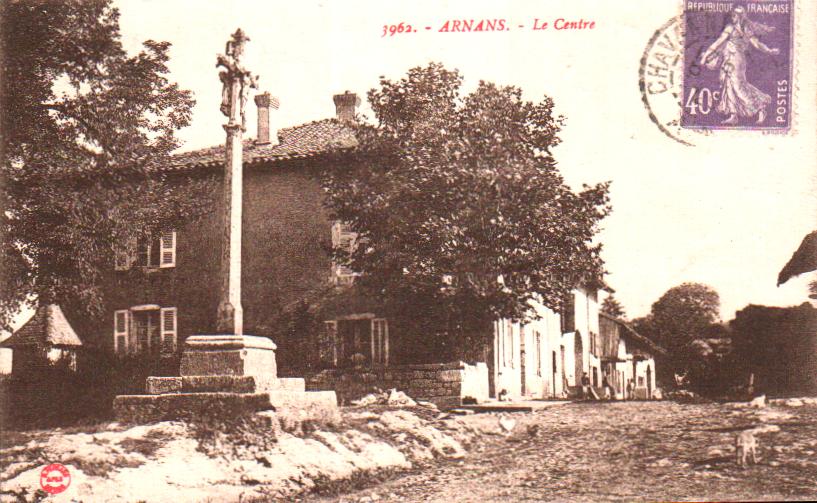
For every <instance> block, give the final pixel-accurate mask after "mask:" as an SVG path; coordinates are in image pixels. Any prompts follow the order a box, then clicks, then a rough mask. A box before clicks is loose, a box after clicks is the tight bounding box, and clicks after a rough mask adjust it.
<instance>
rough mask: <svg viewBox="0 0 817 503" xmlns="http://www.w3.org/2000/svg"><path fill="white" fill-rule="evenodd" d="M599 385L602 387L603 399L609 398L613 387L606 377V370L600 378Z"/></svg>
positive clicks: (611, 396)
mask: <svg viewBox="0 0 817 503" xmlns="http://www.w3.org/2000/svg"><path fill="white" fill-rule="evenodd" d="M601 386H602V388H604V399H605V400H611V399H612V398H613V387H612V386H611V385H610V379H609V378H608V377H607V373H606V372H605V374H604V375H603V376H602V378H601Z"/></svg>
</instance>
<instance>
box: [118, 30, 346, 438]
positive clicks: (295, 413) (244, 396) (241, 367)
mask: <svg viewBox="0 0 817 503" xmlns="http://www.w3.org/2000/svg"><path fill="white" fill-rule="evenodd" d="M248 40H249V38H247V36H246V35H244V32H242V31H241V30H240V29H239V30H236V32H235V33H233V35H232V37H231V38H230V41H229V42H227V48H226V50H225V51H224V52H225V53H224V54H222V55H219V56H218V63H217V64H216V66H217V67H224V70H223V71H221V72H220V73H219V77H220V78H221V83H222V85H223V87H222V91H221V112H222V113H223V114H224V115H226V116H227V124H225V125H224V130H225V131H227V145H226V149H225V150H226V159H225V163H224V220H223V240H222V242H223V245H222V252H221V274H222V282H221V302H220V303H219V306H218V321H217V324H216V333H215V334H205V335H191V336H189V337H187V339H185V343H184V352H183V353H182V358H181V363H180V368H179V374H180V375H179V376H178V377H148V378H147V382H146V384H145V388H146V391H147V394H146V395H120V396H117V397H116V398H115V399H114V403H113V408H114V412H115V413H116V416H117V419H118V420H119V421H123V422H137V423H139V422H151V421H164V420H170V419H187V418H194V417H201V416H202V415H210V416H213V417H228V416H235V415H238V414H252V413H255V412H258V411H268V410H270V409H274V410H275V411H276V414H286V415H289V417H291V418H297V420H299V421H300V420H305V419H312V420H321V421H327V422H335V421H337V420H338V408H337V397H336V396H335V392H334V391H309V392H307V391H306V385H305V382H304V379H302V378H278V372H277V366H276V361H275V349H276V346H275V343H273V342H272V340H270V339H268V338H266V337H257V336H252V335H245V334H244V326H243V325H244V324H243V316H242V310H241V209H242V208H241V204H242V197H241V195H242V191H243V176H242V156H243V146H242V143H241V133H242V132H243V131H244V125H245V120H244V105H245V104H246V102H247V95H248V93H249V89H250V88H252V87H256V80H257V78H256V77H254V76H253V75H252V74H250V72H249V71H247V70H246V69H245V68H244V67H242V66H241V55H242V54H243V52H244V43H245V42H247V41H248ZM258 100H259V101H262V102H266V100H271V97H270V96H269V95H268V94H264V95H260V97H258ZM266 136H267V137H268V136H269V132H267V135H266ZM262 139H263V138H262ZM268 141H269V139H268ZM262 143H263V142H262Z"/></svg>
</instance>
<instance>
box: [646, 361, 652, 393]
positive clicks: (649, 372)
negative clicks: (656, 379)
mask: <svg viewBox="0 0 817 503" xmlns="http://www.w3.org/2000/svg"><path fill="white" fill-rule="evenodd" d="M647 400H652V369H651V368H650V366H649V365H647Z"/></svg>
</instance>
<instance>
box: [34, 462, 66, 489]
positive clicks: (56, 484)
mask: <svg viewBox="0 0 817 503" xmlns="http://www.w3.org/2000/svg"><path fill="white" fill-rule="evenodd" d="M70 485H71V473H70V472H69V471H68V468H66V467H65V466H64V465H61V464H59V463H51V464H50V465H48V466H46V467H45V468H43V469H42V471H41V472H40V487H41V488H42V490H43V491H45V492H47V493H48V494H60V493H61V492H63V491H65V490H66V489H68V486H70Z"/></svg>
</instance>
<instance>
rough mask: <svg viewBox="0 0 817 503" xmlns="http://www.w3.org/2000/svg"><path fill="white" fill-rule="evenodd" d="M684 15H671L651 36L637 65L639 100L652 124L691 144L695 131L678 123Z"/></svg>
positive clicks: (681, 141) (682, 66)
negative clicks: (682, 16)
mask: <svg viewBox="0 0 817 503" xmlns="http://www.w3.org/2000/svg"><path fill="white" fill-rule="evenodd" d="M684 37H685V34H684V24H683V19H682V18H681V17H680V16H678V17H673V18H672V19H670V20H669V21H667V22H666V23H664V24H663V25H662V26H661V27H660V28H658V29H657V30H656V31H655V33H653V35H652V36H651V37H650V40H649V41H648V42H647V46H646V48H645V49H644V54H643V55H642V56H641V64H640V65H639V69H638V87H639V89H640V90H641V101H642V102H643V104H644V108H645V109H646V110H647V114H648V115H649V117H650V120H651V121H652V122H653V124H655V125H656V127H658V129H659V130H660V131H661V132H662V133H664V134H665V135H666V136H668V137H670V138H672V139H673V140H675V141H677V142H679V143H681V144H683V145H693V144H694V139H695V136H697V133H698V131H696V130H690V129H684V128H682V127H681V122H680V118H681V104H682V102H681V97H682V94H683V92H682V81H683V71H684V65H683V54H684Z"/></svg>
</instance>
